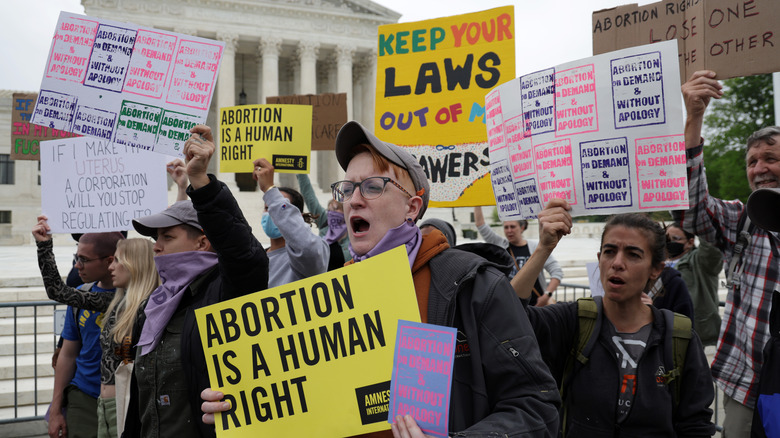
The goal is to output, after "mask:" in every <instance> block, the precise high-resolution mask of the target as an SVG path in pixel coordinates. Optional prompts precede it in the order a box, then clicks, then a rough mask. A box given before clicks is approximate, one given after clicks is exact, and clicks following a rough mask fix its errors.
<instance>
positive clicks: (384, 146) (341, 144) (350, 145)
mask: <svg viewBox="0 0 780 438" xmlns="http://www.w3.org/2000/svg"><path fill="white" fill-rule="evenodd" d="M360 144H370V145H371V146H373V147H374V149H376V151H377V152H379V155H381V156H383V157H385V158H386V159H387V160H388V161H390V162H391V163H393V164H395V165H397V166H399V167H401V168H402V169H405V170H406V171H407V172H409V176H411V178H412V183H413V184H414V189H415V190H416V191H417V193H420V192H422V194H421V195H420V197H421V198H422V200H423V205H422V208H421V209H420V214H419V215H417V220H420V218H422V217H423V214H424V213H425V210H427V209H428V200H429V199H430V197H431V189H430V186H429V185H428V178H427V177H426V176H425V172H424V171H423V169H422V166H420V163H419V162H417V160H415V158H414V157H413V156H412V154H410V153H409V152H407V151H406V150H404V148H402V147H400V146H397V145H394V144H392V143H387V142H384V141H382V140H380V139H378V138H376V136H374V134H372V133H371V132H369V131H368V130H367V129H366V128H364V127H363V125H361V124H360V123H358V122H355V121H351V122H347V123H346V124H345V125H344V126H342V127H341V130H340V131H339V133H338V135H337V136H336V159H338V160H339V164H340V165H341V168H342V169H344V170H347V166H348V165H349V162H350V161H351V160H352V157H354V156H355V146H358V145H360Z"/></svg>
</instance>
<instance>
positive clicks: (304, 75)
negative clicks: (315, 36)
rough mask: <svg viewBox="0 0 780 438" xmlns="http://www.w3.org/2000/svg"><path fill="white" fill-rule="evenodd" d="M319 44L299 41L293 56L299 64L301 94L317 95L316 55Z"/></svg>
mask: <svg viewBox="0 0 780 438" xmlns="http://www.w3.org/2000/svg"><path fill="white" fill-rule="evenodd" d="M319 51H320V43H318V42H314V41H301V42H299V43H298V48H297V50H296V51H295V55H296V57H297V58H298V61H299V62H300V69H299V71H300V75H301V88H300V93H301V94H317V55H318V54H319Z"/></svg>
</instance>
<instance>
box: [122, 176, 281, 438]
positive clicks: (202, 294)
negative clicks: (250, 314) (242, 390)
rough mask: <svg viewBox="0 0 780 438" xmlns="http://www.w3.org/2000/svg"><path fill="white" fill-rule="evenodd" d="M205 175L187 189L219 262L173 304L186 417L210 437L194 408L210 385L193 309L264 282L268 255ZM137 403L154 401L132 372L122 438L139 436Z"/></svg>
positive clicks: (223, 190) (226, 193)
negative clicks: (178, 314) (180, 318)
mask: <svg viewBox="0 0 780 438" xmlns="http://www.w3.org/2000/svg"><path fill="white" fill-rule="evenodd" d="M209 178H210V179H211V182H210V183H209V184H208V185H206V186H204V187H201V188H200V189H198V190H192V187H189V188H188V189H187V194H188V195H189V197H190V199H192V204H193V206H194V207H195V210H196V211H197V212H198V222H199V223H200V225H201V226H202V227H203V231H204V232H205V233H206V236H207V237H208V239H209V242H211V245H212V247H213V248H214V250H215V252H216V253H217V255H218V256H219V262H218V264H217V269H211V270H209V271H207V272H205V273H204V274H203V275H202V276H201V277H199V278H198V279H196V280H195V281H194V282H193V283H198V284H199V287H198V288H197V290H195V291H192V290H188V291H185V292H184V293H186V294H187V295H186V296H185V298H183V299H182V303H181V304H180V306H179V309H182V308H183V307H184V306H186V314H185V317H184V325H183V329H182V334H181V363H182V368H183V370H184V375H185V380H186V382H187V389H188V393H189V394H188V398H189V401H190V411H191V415H192V419H193V421H195V422H196V426H197V429H198V432H199V434H200V436H201V437H214V436H216V432H215V429H214V425H206V424H203V422H202V416H203V413H202V412H201V409H200V407H201V404H202V403H203V400H201V398H200V393H201V391H203V390H204V389H205V388H208V387H209V386H210V384H209V379H208V369H207V368H206V361H205V358H204V353H203V346H202V345H201V341H200V335H199V332H198V327H197V323H196V320H195V309H199V308H201V307H205V306H209V305H211V304H216V303H219V302H222V301H226V300H230V299H232V298H236V297H240V296H243V295H246V294H250V293H253V292H257V291H260V290H264V289H266V288H267V287H268V256H267V255H266V252H265V250H264V249H263V246H262V245H261V244H260V242H259V241H258V240H257V239H256V238H255V237H254V235H252V228H251V227H250V226H249V223H248V222H247V221H246V219H245V218H244V215H243V213H242V212H241V209H240V208H239V207H238V204H237V203H236V200H235V198H234V197H233V195H232V193H230V190H229V189H228V188H227V186H225V184H223V183H222V182H220V181H218V180H217V179H216V178H215V177H214V176H213V175H209ZM188 289H189V288H188ZM144 321H145V317H144V315H143V314H141V315H139V319H138V322H137V323H136V326H135V327H134V340H137V339H138V335H140V333H141V329H142V327H143V322H144ZM139 402H140V403H155V401H154V400H140V401H139V400H138V391H137V385H136V379H135V375H134V376H133V382H132V387H131V399H130V403H129V410H128V414H127V419H126V421H125V431H124V433H123V434H122V436H123V437H138V436H140V417H139V411H138V408H139ZM161 426H163V425H161ZM163 432H164V431H163ZM163 436H165V435H164V434H163Z"/></svg>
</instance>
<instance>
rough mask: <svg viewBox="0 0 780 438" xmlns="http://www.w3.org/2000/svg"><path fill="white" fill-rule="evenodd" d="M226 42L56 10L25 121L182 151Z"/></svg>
mask: <svg viewBox="0 0 780 438" xmlns="http://www.w3.org/2000/svg"><path fill="white" fill-rule="evenodd" d="M224 48H225V44H224V43H222V42H218V41H213V40H208V39H205V38H198V37H194V36H190V35H182V34H177V33H173V32H168V31H162V30H157V29H152V28H147V27H143V26H138V25H135V24H130V23H120V22H116V21H111V20H105V19H102V18H94V17H87V16H83V15H76V14H71V13H67V12H61V13H60V18H59V21H58V22H57V28H56V30H55V32H54V37H53V39H52V43H51V49H50V51H49V57H48V59H47V61H46V71H45V73H44V75H43V80H42V81H41V91H40V93H39V94H38V99H37V101H36V103H35V109H34V110H33V115H32V123H33V124H36V125H42V126H47V127H49V128H51V129H58V130H63V131H68V132H73V133H76V134H80V135H84V136H88V137H95V138H99V139H101V140H108V141H112V142H115V143H118V144H121V145H126V146H132V147H137V148H141V149H146V150H151V151H154V152H159V153H163V154H167V155H173V156H179V157H181V156H182V150H183V148H184V142H185V141H186V140H187V138H189V130H190V128H192V127H193V126H195V125H196V124H198V123H203V122H205V120H206V116H207V113H208V110H209V106H210V105H211V99H212V97H213V94H214V86H215V84H216V80H217V76H218V75H219V66H220V61H221V59H222V54H223V52H224Z"/></svg>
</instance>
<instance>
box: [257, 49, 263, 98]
mask: <svg viewBox="0 0 780 438" xmlns="http://www.w3.org/2000/svg"><path fill="white" fill-rule="evenodd" d="M258 52H259V51H258ZM257 103H259V104H260V105H265V97H264V96H263V56H262V55H261V54H260V53H258V54H257Z"/></svg>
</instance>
